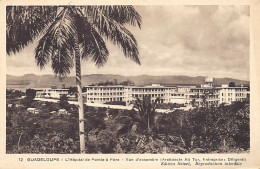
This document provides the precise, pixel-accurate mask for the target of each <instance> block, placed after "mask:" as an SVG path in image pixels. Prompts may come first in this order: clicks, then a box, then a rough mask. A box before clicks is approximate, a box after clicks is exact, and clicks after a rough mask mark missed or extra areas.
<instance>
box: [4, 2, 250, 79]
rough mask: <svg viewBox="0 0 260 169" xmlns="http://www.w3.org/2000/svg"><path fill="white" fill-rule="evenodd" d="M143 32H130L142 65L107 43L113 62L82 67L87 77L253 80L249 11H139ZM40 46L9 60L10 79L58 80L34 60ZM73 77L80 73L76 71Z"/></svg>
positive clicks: (181, 8)
mask: <svg viewBox="0 0 260 169" xmlns="http://www.w3.org/2000/svg"><path fill="white" fill-rule="evenodd" d="M135 8H136V10H137V12H138V13H139V14H140V15H141V17H142V28H141V29H139V28H138V27H132V26H127V28H128V29H129V30H130V31H131V32H132V33H133V35H134V36H135V38H136V39H137V42H138V47H139V52H140V56H139V57H140V61H141V65H137V64H136V63H134V62H133V61H131V60H130V59H127V58H125V56H124V54H123V52H122V51H121V49H120V48H119V47H118V46H114V45H113V44H112V43H110V42H107V47H108V49H109V52H110V56H109V59H108V62H107V63H106V64H105V65H104V66H103V67H101V68H97V67H96V66H95V65H94V63H93V62H91V61H84V62H82V75H87V74H119V75H125V76H132V75H144V74H146V75H157V76H158V75H159V76H160V75H161V76H163V75H185V76H210V77H218V78H220V77H229V78H236V79H241V80H249V73H250V70H249V19H250V18H249V17H250V16H249V13H250V11H249V6H228V5H225V6H204V5H203V6H178V5H176V6H135ZM36 45H37V41H35V42H34V43H32V44H31V45H29V46H27V47H26V48H25V49H23V50H22V51H21V52H19V53H17V54H16V55H11V56H7V74H10V75H16V76H20V75H24V74H29V73H34V74H37V75H42V74H53V72H52V69H51V67H50V65H48V66H47V67H46V68H45V69H43V70H40V68H39V67H37V65H36V62H35V60H34V49H35V47H36ZM70 75H71V76H74V75H75V71H74V70H72V71H71V74H70Z"/></svg>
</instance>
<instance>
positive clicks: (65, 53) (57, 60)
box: [51, 48, 74, 78]
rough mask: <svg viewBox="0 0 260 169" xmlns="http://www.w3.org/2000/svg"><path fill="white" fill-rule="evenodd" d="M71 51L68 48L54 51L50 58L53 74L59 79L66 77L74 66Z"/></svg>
mask: <svg viewBox="0 0 260 169" xmlns="http://www.w3.org/2000/svg"><path fill="white" fill-rule="evenodd" d="M71 56H72V52H71V50H69V49H68V48H61V49H56V50H54V52H53V56H52V65H51V66H52V69H53V72H54V73H55V74H56V75H57V76H59V77H61V78H62V77H66V76H67V74H69V73H70V70H71V69H72V68H73V66H74V60H73V57H71Z"/></svg>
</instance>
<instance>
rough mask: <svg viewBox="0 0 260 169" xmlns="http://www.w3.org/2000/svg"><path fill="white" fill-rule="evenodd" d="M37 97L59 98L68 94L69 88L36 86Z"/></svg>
mask: <svg viewBox="0 0 260 169" xmlns="http://www.w3.org/2000/svg"><path fill="white" fill-rule="evenodd" d="M34 90H35V91H36V96H35V97H36V98H54V99H59V98H60V97H61V96H62V95H68V94H69V89H51V88H35V89H34Z"/></svg>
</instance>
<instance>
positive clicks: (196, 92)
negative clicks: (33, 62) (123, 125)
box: [83, 78, 249, 106]
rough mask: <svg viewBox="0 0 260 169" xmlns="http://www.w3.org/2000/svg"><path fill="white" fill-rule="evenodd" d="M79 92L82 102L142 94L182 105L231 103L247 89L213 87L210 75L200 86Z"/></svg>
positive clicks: (127, 98) (126, 98) (98, 88)
mask: <svg viewBox="0 0 260 169" xmlns="http://www.w3.org/2000/svg"><path fill="white" fill-rule="evenodd" d="M86 88H87V91H86V92H85V93H83V95H84V96H85V97H86V102H89V103H91V102H92V103H106V102H111V101H122V102H125V103H126V105H129V104H130V103H131V102H133V101H134V100H136V99H137V98H140V99H142V97H143V96H144V95H148V96H150V97H151V100H152V101H155V100H156V98H159V99H160V100H159V103H177V104H183V105H185V106H190V105H192V106H203V104H207V105H215V106H217V105H219V104H221V103H226V104H231V103H232V102H234V101H243V100H245V99H246V98H247V95H248V94H249V91H247V87H243V86H241V87H229V86H228V85H222V86H221V87H213V78H206V79H205V83H204V84H201V86H200V87H196V86H174V87H173V86H171V87H168V86H161V85H159V84H153V85H151V86H143V87H139V86H119V85H116V86H87V87H86Z"/></svg>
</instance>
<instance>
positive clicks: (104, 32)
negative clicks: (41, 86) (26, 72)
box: [6, 6, 141, 153]
mask: <svg viewBox="0 0 260 169" xmlns="http://www.w3.org/2000/svg"><path fill="white" fill-rule="evenodd" d="M6 23H7V25H6V37H7V42H6V43H7V47H6V52H7V54H8V55H10V54H11V53H15V52H19V51H20V50H21V49H23V48H24V47H25V46H26V45H28V44H29V43H30V42H32V41H33V40H34V39H35V38H36V37H40V40H39V42H38V46H37V47H36V49H35V60H36V63H37V65H38V66H39V67H40V68H41V69H43V68H44V67H45V66H46V65H47V64H48V63H49V62H51V66H52V69H53V71H54V73H55V75H56V76H58V77H60V78H64V77H66V76H67V75H68V74H69V73H70V71H71V69H72V68H73V67H74V64H75V68H76V84H77V89H78V104H79V107H78V111H79V135H80V152H81V153H85V134H84V110H83V96H82V86H81V60H87V59H91V60H92V61H93V62H94V63H95V64H96V65H97V66H102V65H104V64H105V63H106V62H107V59H108V56H109V52H108V49H107V47H106V43H105V41H104V39H105V40H111V41H112V42H113V44H115V45H118V46H119V47H120V48H121V49H122V51H123V53H124V55H125V56H126V57H127V58H130V59H131V60H133V61H134V62H136V63H137V64H140V60H139V52H138V45H137V41H136V40H135V38H134V36H133V35H132V33H131V32H130V31H128V30H127V29H126V28H125V27H124V25H125V24H130V25H132V26H136V25H138V26H139V28H141V16H140V15H139V14H138V13H137V12H136V10H135V9H134V7H133V6H48V7H46V6H45V7H41V6H8V7H7V9H6Z"/></svg>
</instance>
